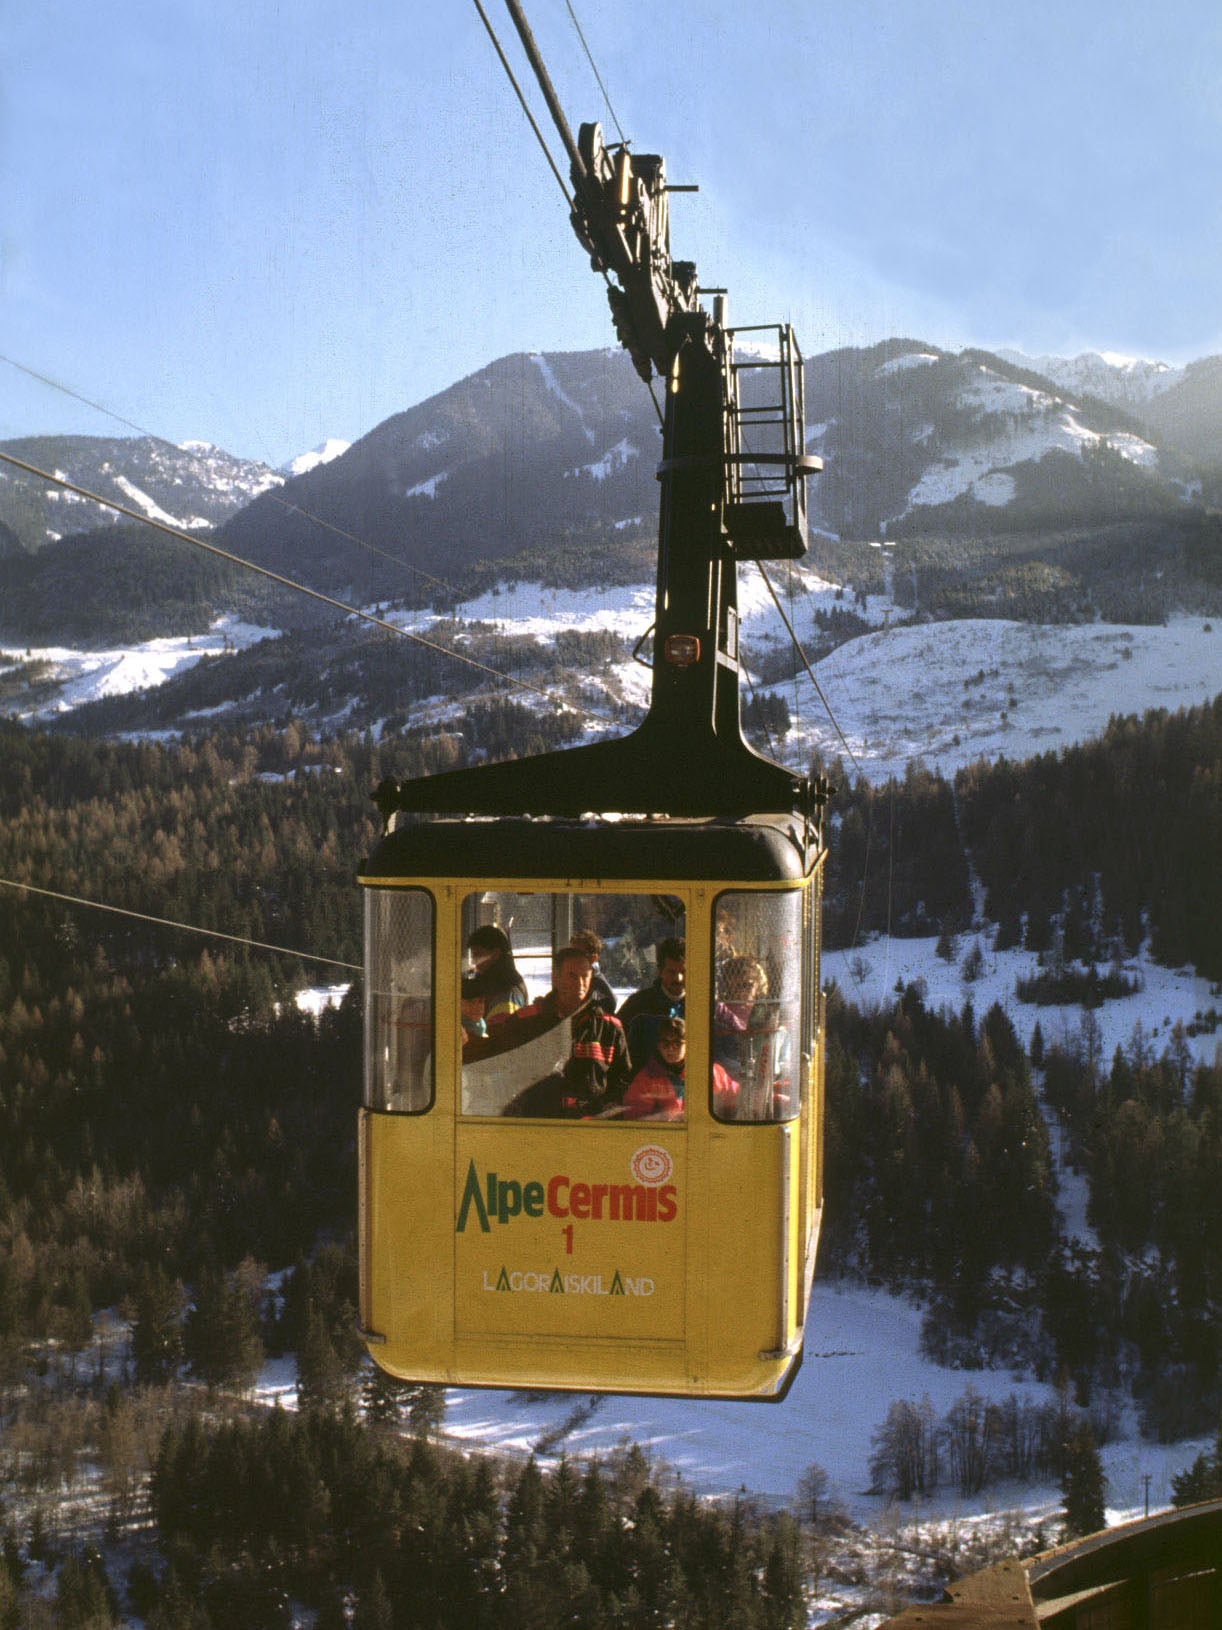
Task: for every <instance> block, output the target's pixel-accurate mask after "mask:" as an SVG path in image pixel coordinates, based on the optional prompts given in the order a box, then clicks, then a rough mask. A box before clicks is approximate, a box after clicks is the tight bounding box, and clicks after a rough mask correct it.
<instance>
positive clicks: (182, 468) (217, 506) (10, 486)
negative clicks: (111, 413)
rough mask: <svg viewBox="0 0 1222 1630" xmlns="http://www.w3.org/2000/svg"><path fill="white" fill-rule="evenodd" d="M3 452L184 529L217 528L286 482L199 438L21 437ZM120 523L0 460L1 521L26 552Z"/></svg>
mask: <svg viewBox="0 0 1222 1630" xmlns="http://www.w3.org/2000/svg"><path fill="white" fill-rule="evenodd" d="M4 449H5V450H6V451H7V452H10V453H12V454H13V455H14V457H17V458H21V459H23V460H24V461H25V462H26V463H28V464H33V465H36V466H37V467H38V468H39V469H43V470H46V471H48V472H49V473H50V474H52V475H54V476H57V477H58V478H59V479H61V480H64V481H70V482H71V483H72V484H73V485H74V486H78V487H83V488H84V489H86V491H89V492H96V493H97V494H98V495H99V496H100V497H102V498H108V499H110V500H112V501H113V502H114V503H117V504H122V505H124V507H125V508H127V509H129V510H132V511H134V512H135V513H136V514H138V515H143V516H147V517H148V519H149V520H155V521H162V522H165V523H166V524H168V525H171V526H176V527H178V528H179V529H180V530H182V531H187V532H192V531H194V532H198V531H206V530H209V529H210V528H213V527H217V526H220V525H221V524H222V523H223V522H225V521H226V520H228V519H229V517H230V516H232V515H235V514H237V512H238V511H239V510H240V509H243V508H244V507H245V506H246V505H247V504H249V503H250V502H251V501H252V499H255V498H257V497H259V495H260V494H261V493H265V492H268V491H270V490H271V489H273V488H275V487H279V486H281V485H282V484H283V482H284V477H283V476H282V475H280V474H279V473H278V472H277V471H275V470H272V469H269V467H268V466H267V465H266V464H258V463H255V462H253V461H252V460H250V459H243V458H235V457H234V456H233V454H232V453H226V452H225V451H224V450H223V449H222V448H220V447H214V446H213V445H212V444H211V443H210V442H203V441H188V442H183V443H182V445H181V446H178V447H176V446H174V444H173V443H172V442H167V441H160V440H158V439H157V438H155V437H152V436H26V437H23V438H21V439H20V440H17V441H9V442H5V443H4ZM123 520H124V517H123V516H121V515H119V514H117V513H116V512H115V511H114V510H111V509H107V508H106V507H104V506H103V505H100V504H95V503H92V502H91V501H90V500H89V499H88V498H84V497H81V496H80V495H79V494H78V493H74V492H67V491H65V490H64V489H63V488H62V487H56V486H52V485H49V484H48V483H47V482H45V481H41V480H39V479H38V478H37V477H36V476H32V475H27V474H26V473H25V472H24V471H22V470H18V469H15V468H14V467H13V466H12V465H8V464H0V526H3V527H7V529H8V531H9V533H10V534H11V535H12V538H13V539H15V540H16V543H17V544H18V545H19V546H20V547H21V548H22V549H24V550H27V551H29V552H35V551H37V550H39V549H41V548H42V547H43V546H44V545H46V544H48V543H55V542H56V541H57V540H58V539H60V538H63V537H67V536H69V535H70V534H73V533H81V532H92V531H95V530H97V529H98V528H101V527H108V526H114V525H116V524H119V523H121V522H122V521H123ZM12 547H13V544H12V542H10V544H9V548H10V550H11V549H12ZM3 552H4V551H3V549H2V548H0V553H3Z"/></svg>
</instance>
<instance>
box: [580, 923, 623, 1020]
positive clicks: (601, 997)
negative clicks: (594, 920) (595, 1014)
mask: <svg viewBox="0 0 1222 1630" xmlns="http://www.w3.org/2000/svg"><path fill="white" fill-rule="evenodd" d="M569 944H570V945H571V946H572V947H573V949H574V950H575V951H584V952H585V954H586V955H587V956H588V957H589V959H590V966H591V968H592V969H593V971H594V978H593V980H592V981H591V984H590V1000H591V1001H592V1002H597V1003H598V1005H599V1007H601V1008H602V1010H603V1012H604V1013H614V1012H615V992H614V991H613V990H612V989H611V987H610V985H609V984H608V983H607V981H606V979H605V978H604V977H603V974H602V970H601V969H600V968H599V966H598V959H599V957H600V956H601V955H602V949H603V942H602V941H601V940H600V939H599V937H598V935H597V934H596V933H595V932H594V930H593V929H592V928H579V929H578V930H577V932H576V933H575V934H573V935H572V936H571V938H570V939H569Z"/></svg>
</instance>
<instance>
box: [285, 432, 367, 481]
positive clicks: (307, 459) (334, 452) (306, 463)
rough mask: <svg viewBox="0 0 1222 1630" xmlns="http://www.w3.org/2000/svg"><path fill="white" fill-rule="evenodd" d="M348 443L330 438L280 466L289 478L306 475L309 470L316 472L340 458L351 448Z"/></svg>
mask: <svg viewBox="0 0 1222 1630" xmlns="http://www.w3.org/2000/svg"><path fill="white" fill-rule="evenodd" d="M351 445H352V443H351V442H348V441H338V440H337V439H336V438H335V437H334V436H328V437H327V439H326V441H323V442H319V444H318V446H317V447H312V448H311V449H310V451H309V452H308V453H298V455H297V457H296V458H291V459H290V460H289V461H288V463H287V464H282V465H281V466H280V468H281V471H282V472H283V474H285V475H287V476H294V475H304V474H305V473H306V471H307V470H316V469H317V468H318V466H319V465H320V464H330V462H331V460H332V459H333V458H340V457H341V456H342V455H343V454H344V453H346V452H347V451H348V449H349V447H351Z"/></svg>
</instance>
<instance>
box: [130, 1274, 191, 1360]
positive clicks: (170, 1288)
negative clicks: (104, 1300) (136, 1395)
mask: <svg viewBox="0 0 1222 1630" xmlns="http://www.w3.org/2000/svg"><path fill="white" fill-rule="evenodd" d="M184 1301H185V1293H184V1291H183V1288H182V1284H181V1283H180V1282H179V1281H178V1280H176V1279H171V1278H170V1276H169V1274H167V1273H166V1271H165V1269H164V1268H162V1267H161V1266H160V1265H158V1266H156V1267H153V1268H145V1269H144V1270H143V1271H142V1272H141V1274H140V1277H139V1279H138V1280H137V1282H136V1294H135V1304H136V1305H135V1317H134V1319H133V1321H132V1362H133V1364H134V1365H135V1369H136V1380H137V1382H138V1383H140V1384H141V1385H142V1386H156V1385H158V1384H160V1383H161V1382H163V1381H168V1380H169V1379H170V1377H171V1376H172V1375H173V1374H174V1372H175V1371H176V1369H177V1368H178V1365H179V1364H180V1363H181V1361H182V1315H183V1303H184Z"/></svg>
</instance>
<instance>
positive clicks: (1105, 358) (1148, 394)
mask: <svg viewBox="0 0 1222 1630" xmlns="http://www.w3.org/2000/svg"><path fill="white" fill-rule="evenodd" d="M997 354H998V356H999V357H1001V358H1002V360H1003V361H1005V362H1012V363H1014V364H1015V365H1016V366H1017V367H1019V368H1027V369H1029V370H1030V371H1031V372H1033V373H1037V374H1043V376H1044V378H1045V379H1050V380H1052V382H1053V384H1054V385H1059V386H1060V387H1061V389H1062V390H1065V391H1068V392H1069V393H1070V394H1071V395H1077V396H1082V395H1088V396H1095V397H1098V398H1099V400H1100V401H1102V402H1110V403H1111V404H1112V405H1113V407H1120V408H1127V409H1131V410H1138V409H1140V408H1141V407H1142V405H1143V404H1144V403H1146V402H1149V401H1150V400H1152V398H1153V397H1155V396H1159V395H1161V394H1162V392H1163V391H1165V390H1170V389H1171V387H1172V386H1173V385H1178V384H1179V382H1180V381H1181V380H1182V379H1183V377H1184V370H1183V369H1182V368H1173V367H1172V366H1171V364H1170V363H1167V362H1156V361H1152V360H1151V359H1150V358H1148V357H1126V356H1121V355H1120V353H1119V352H1117V351H1082V352H1080V353H1079V354H1078V355H1077V356H1076V357H1053V356H1038V357H1032V356H1027V355H1026V354H1025V353H1024V352H1022V351H999V352H998V353H997Z"/></svg>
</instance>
